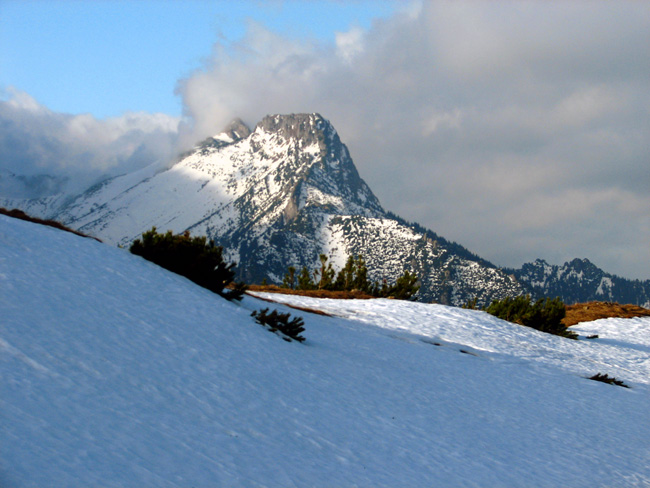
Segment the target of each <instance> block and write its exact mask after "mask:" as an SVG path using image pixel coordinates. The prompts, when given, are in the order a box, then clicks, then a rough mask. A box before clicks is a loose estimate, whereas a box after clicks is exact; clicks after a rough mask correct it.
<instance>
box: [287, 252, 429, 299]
mask: <svg viewBox="0 0 650 488" xmlns="http://www.w3.org/2000/svg"><path fill="white" fill-rule="evenodd" d="M319 260H320V267H319V268H317V269H315V270H313V271H309V269H308V268H307V266H303V268H302V269H301V270H300V273H298V274H297V275H296V268H295V267H294V266H289V268H288V270H287V274H285V276H284V280H283V281H282V286H284V287H285V288H290V289H292V290H328V291H353V290H358V291H361V292H363V293H367V294H369V295H372V296H373V297H391V298H396V299H399V300H409V299H411V298H412V297H413V296H414V295H415V294H416V293H417V292H418V290H419V289H420V286H419V285H418V284H417V281H418V277H417V276H416V275H415V274H411V273H409V271H408V270H405V271H404V274H402V276H400V277H399V278H398V279H397V281H396V282H395V283H394V284H392V285H389V284H388V281H387V280H386V279H384V280H383V281H382V283H381V284H379V283H378V282H376V281H370V280H369V279H368V267H367V266H366V261H365V259H364V258H363V256H361V255H359V256H349V257H348V260H347V261H346V263H345V266H344V267H343V268H342V269H341V270H340V271H339V272H338V273H336V272H335V271H334V268H333V267H332V263H328V262H327V261H328V258H327V256H326V255H325V254H321V255H320V256H319Z"/></svg>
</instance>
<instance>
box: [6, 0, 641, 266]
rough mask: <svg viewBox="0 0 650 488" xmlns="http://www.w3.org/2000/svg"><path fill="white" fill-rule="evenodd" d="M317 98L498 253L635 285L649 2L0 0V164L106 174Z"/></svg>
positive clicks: (394, 176) (408, 206) (433, 218)
mask: <svg viewBox="0 0 650 488" xmlns="http://www.w3.org/2000/svg"><path fill="white" fill-rule="evenodd" d="M295 112H318V113H320V114H321V115H323V116H324V117H326V118H328V119H329V120H330V121H331V122H332V123H333V125H334V127H336V129H337V131H338V132H339V134H340V136H341V139H342V140H343V142H344V143H346V144H347V145H348V147H349V149H350V152H351V155H352V157H353V159H354V162H355V164H356V166H357V168H358V169H359V172H360V174H361V176H362V177H363V178H364V179H365V180H366V182H367V183H368V184H369V185H370V187H371V188H372V189H373V191H374V192H375V194H376V195H377V196H378V198H379V199H380V201H381V202H382V204H383V205H384V207H385V208H386V209H388V210H391V211H393V212H395V213H397V214H398V215H400V216H402V217H404V218H405V219H407V220H409V221H415V222H418V223H420V224H422V225H424V226H425V227H428V228H430V229H432V230H433V231H435V232H436V233H438V234H439V235H442V236H444V237H446V238H447V239H450V240H453V241H456V242H458V243H460V244H462V245H464V246H465V247H467V248H469V249H470V250H471V251H473V252H475V253H477V254H479V255H480V256H482V257H484V258H486V259H488V260H490V261H492V262H493V263H494V264H497V265H500V266H510V267H518V266H520V265H521V264H522V263H524V262H527V261H532V260H534V259H536V258H542V259H546V260H547V261H549V262H550V263H551V264H562V263H564V262H565V261H567V260H571V259H573V258H576V257H579V258H588V259H590V260H591V261H592V262H594V264H596V265H597V266H599V267H601V268H603V269H604V270H605V271H608V272H610V273H614V274H617V275H621V276H624V277H628V278H637V279H650V192H648V188H650V164H649V163H650V138H649V137H648V134H650V3H648V2H605V1H600V2H596V1H589V2H588V1H575V2H559V1H557V2H552V1H551V2H543V1H531V2H525V1H521V2H514V1H510V2H506V1H491V2H488V1H471V2H470V1H467V2H462V1H461V2H443V1H439V2H438V1H423V2H404V1H403V2H396V1H394V2H389V1H359V2H354V1H352V2H342V1H304V2H298V1H293V2H291V1H269V2H252V1H241V2H226V1H223V2H221V1H213V2H209V1H192V0H189V1H182V2H181V1H177V2H173V1H166V0H155V1H153V0H152V1H139V2H123V1H118V0H112V1H96V2H82V1H71V0H68V1H63V0H61V1H48V2H43V1H34V0H27V1H17V0H0V171H11V172H14V173H17V174H28V175H37V174H41V173H49V174H52V173H56V172H60V173H62V174H65V175H68V176H70V177H72V178H77V177H78V178H79V181H86V180H87V178H86V179H84V175H89V174H92V175H93V177H96V175H97V174H100V173H102V174H103V173H106V174H110V173H113V174H116V173H118V172H123V171H126V170H129V169H133V168H137V167H141V166H144V165H145V164H147V163H148V162H150V161H152V160H158V159H166V158H167V159H169V160H172V159H173V156H174V155H175V154H176V153H177V152H178V151H179V150H181V149H183V148H186V147H188V146H191V144H193V143H194V142H196V141H198V140H200V139H202V138H204V137H206V136H208V135H213V134H215V133H217V132H219V130H220V129H221V128H223V127H224V126H225V125H226V124H227V123H228V122H229V121H230V120H232V119H233V118H234V117H241V118H242V119H243V120H244V121H245V122H247V123H248V124H249V125H251V126H254V125H255V124H256V123H257V122H258V121H259V120H261V118H262V117H263V116H264V115H266V114H269V113H295Z"/></svg>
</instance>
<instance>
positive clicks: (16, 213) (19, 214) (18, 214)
mask: <svg viewBox="0 0 650 488" xmlns="http://www.w3.org/2000/svg"><path fill="white" fill-rule="evenodd" d="M0 214H2V215H6V216H7V217H13V218H14V219H20V220H25V221H27V222H33V223H34V224H41V225H47V226H48V227H54V228H55V229H59V230H64V231H66V232H71V233H72V234H75V235H78V236H80V237H88V238H90V239H95V240H96V241H99V242H102V241H100V240H99V239H97V238H96V237H93V236H89V235H86V234H83V233H81V232H79V231H76V230H74V229H71V228H70V227H66V226H65V225H63V224H62V223H61V222H57V221H56V220H44V219H39V218H37V217H32V216H30V215H27V214H26V213H25V212H23V211H22V210H18V209H17V208H14V209H12V210H7V209H6V208H2V207H0Z"/></svg>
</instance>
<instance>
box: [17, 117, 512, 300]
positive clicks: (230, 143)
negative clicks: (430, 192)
mask: <svg viewBox="0 0 650 488" xmlns="http://www.w3.org/2000/svg"><path fill="white" fill-rule="evenodd" d="M155 169H156V168H155V167H154V168H153V169H152V168H146V169H145V170H141V171H140V172H138V173H135V174H128V175H125V176H122V177H118V178H114V179H112V180H109V181H106V182H104V183H103V184H101V185H97V186H96V187H94V188H92V189H91V190H89V191H87V192H86V193H84V194H83V195H81V196H80V197H79V198H77V199H76V201H74V202H73V203H72V204H66V205H64V206H61V207H60V208H59V209H57V210H56V211H50V212H48V214H47V215H46V216H47V217H49V218H55V219H57V220H61V221H62V222H64V223H65V224H66V225H68V226H70V227H73V228H75V229H79V230H81V231H82V232H85V233H88V234H91V235H95V236H97V237H100V238H101V239H103V240H105V241H107V242H110V243H114V244H120V245H128V244H129V243H130V242H132V241H133V240H134V239H136V238H137V237H139V236H140V235H141V233H142V232H144V231H146V230H149V229H150V228H151V227H153V226H155V227H157V228H158V229H159V230H161V231H166V230H173V231H174V232H183V231H185V230H189V231H191V232H192V233H193V234H195V235H207V236H208V237H210V238H212V239H215V241H217V243H218V244H220V245H222V246H224V248H225V249H226V256H227V257H228V259H229V260H231V261H235V262H237V263H238V265H239V267H238V269H239V277H240V279H243V280H245V281H247V282H249V283H259V282H261V281H262V280H264V279H266V280H268V281H269V282H271V283H277V284H280V283H281V282H282V279H283V276H284V274H285V273H286V272H287V268H288V267H289V266H295V267H296V268H297V269H301V268H302V267H303V266H307V267H308V268H310V269H315V268H316V267H318V266H319V259H318V256H319V254H321V253H325V254H328V255H329V256H330V257H331V259H332V261H333V262H334V263H335V264H337V265H338V267H339V268H340V267H342V266H343V264H344V262H345V260H346V258H347V256H349V255H358V254H363V256H364V257H365V258H366V260H367V262H368V263H371V267H370V268H369V277H370V279H372V280H376V281H382V280H383V279H386V280H387V281H388V282H394V281H395V280H396V279H397V278H398V277H399V276H400V275H401V274H402V273H403V272H404V270H405V269H408V270H409V271H411V272H415V273H416V274H417V275H418V276H419V277H420V280H421V283H422V287H421V290H420V295H419V298H420V299H421V300H424V301H432V300H433V301H437V302H441V303H452V304H461V303H465V302H466V301H467V300H468V299H470V298H474V297H476V298H478V300H479V303H488V302H489V301H490V300H492V299H494V298H502V297H504V296H507V295H512V294H517V293H519V292H520V291H521V287H520V285H519V284H518V283H517V282H516V280H515V279H513V278H512V277H511V276H509V275H507V274H505V273H504V272H502V271H501V270H499V269H497V268H496V267H494V266H493V265H491V264H490V263H488V262H486V261H484V260H481V259H480V258H478V257H477V256H473V255H472V254H471V253H469V252H468V251H467V250H465V249H463V248H462V247H460V246H458V245H452V243H448V242H447V241H445V240H444V239H443V238H441V237H439V236H436V235H435V234H433V233H432V232H430V231H427V230H425V229H421V228H418V227H417V226H414V225H413V224H408V223H407V222H405V221H402V220H401V219H399V218H398V217H396V216H394V215H391V214H389V213H387V212H385V211H384V209H383V208H382V207H381V205H380V204H379V201H378V200H377V198H376V197H375V195H374V194H373V193H372V191H371V190H370V188H369V187H368V186H367V185H366V183H365V182H364V181H363V180H362V179H361V177H360V176H359V174H358V172H357V170H356V168H355V166H354V163H353V162H352V159H351V157H350V154H349V151H348V149H347V147H346V146H345V145H344V144H343V143H342V142H341V140H340V138H339V136H338V134H337V132H336V130H335V129H334V127H332V125H331V124H330V123H329V122H328V121H327V120H325V119H324V118H323V117H321V116H320V115H318V114H292V115H273V116H267V117H265V118H264V119H263V120H262V121H261V122H260V123H259V124H257V126H256V127H255V129H254V130H253V131H251V130H250V129H248V128H247V127H246V126H245V125H244V124H243V123H242V122H241V121H239V120H237V121H235V122H234V123H233V124H232V125H231V126H230V127H228V128H227V129H226V130H225V131H224V132H223V133H221V134H218V135H217V136H215V137H213V138H208V139H207V140H206V141H204V142H203V143H201V144H200V145H199V146H197V147H196V148H195V149H194V150H193V151H190V152H188V153H187V154H185V155H183V156H182V157H181V158H180V160H179V161H178V162H177V163H176V164H174V165H173V166H172V167H170V168H168V169H165V170H162V171H161V170H158V171H157V172H156V171H155ZM26 205H30V204H26ZM31 205H33V203H32V204H31ZM23 206H25V205H23ZM39 213H42V212H39Z"/></svg>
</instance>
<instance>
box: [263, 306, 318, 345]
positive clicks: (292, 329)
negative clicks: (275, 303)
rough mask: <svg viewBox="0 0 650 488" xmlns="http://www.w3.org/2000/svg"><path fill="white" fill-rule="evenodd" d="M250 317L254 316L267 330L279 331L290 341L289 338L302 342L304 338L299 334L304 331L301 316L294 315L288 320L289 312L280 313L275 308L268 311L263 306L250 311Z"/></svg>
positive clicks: (281, 335)
mask: <svg viewBox="0 0 650 488" xmlns="http://www.w3.org/2000/svg"><path fill="white" fill-rule="evenodd" d="M251 316H252V317H255V320H256V321H257V323H258V324H260V325H262V326H264V327H266V328H267V329H268V330H269V331H271V332H273V333H278V332H279V333H280V334H279V335H280V337H282V338H283V339H284V340H285V341H287V342H291V340H292V339H293V340H296V341H298V342H303V341H304V340H305V338H304V337H303V336H301V335H300V334H301V333H302V332H304V331H305V328H304V327H303V326H304V325H305V323H304V321H303V320H302V318H301V317H294V318H292V319H291V320H289V317H290V316H291V314H289V313H280V312H278V311H277V310H273V311H272V312H271V313H269V309H268V308H265V309H262V310H255V311H254V312H253V313H251Z"/></svg>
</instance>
